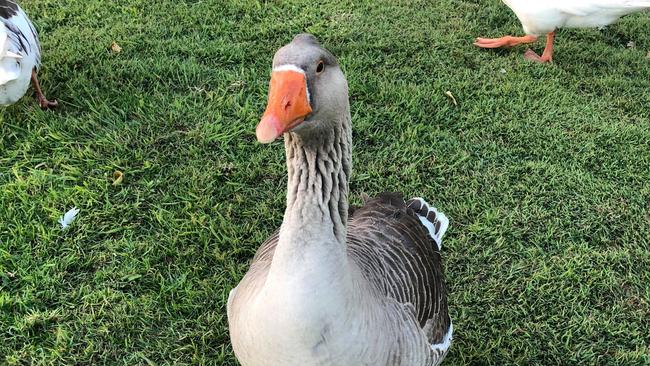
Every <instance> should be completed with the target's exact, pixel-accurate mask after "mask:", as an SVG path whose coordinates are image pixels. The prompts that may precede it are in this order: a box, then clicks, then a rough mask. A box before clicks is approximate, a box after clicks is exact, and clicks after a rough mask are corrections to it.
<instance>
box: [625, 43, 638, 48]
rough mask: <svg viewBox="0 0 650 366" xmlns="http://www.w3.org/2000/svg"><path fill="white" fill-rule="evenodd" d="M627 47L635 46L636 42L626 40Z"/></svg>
mask: <svg viewBox="0 0 650 366" xmlns="http://www.w3.org/2000/svg"><path fill="white" fill-rule="evenodd" d="M627 48H636V42H634V41H629V42H627Z"/></svg>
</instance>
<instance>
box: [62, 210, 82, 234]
mask: <svg viewBox="0 0 650 366" xmlns="http://www.w3.org/2000/svg"><path fill="white" fill-rule="evenodd" d="M77 214H79V209H78V208H76V207H73V208H72V209H71V210H70V211H68V212H66V213H65V215H63V216H61V218H59V224H61V230H65V229H67V228H68V227H69V226H70V224H72V222H73V221H74V220H75V219H76V218H77Z"/></svg>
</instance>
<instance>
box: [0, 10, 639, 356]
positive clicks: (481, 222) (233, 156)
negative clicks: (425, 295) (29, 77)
mask: <svg viewBox="0 0 650 366" xmlns="http://www.w3.org/2000/svg"><path fill="white" fill-rule="evenodd" d="M481 3H485V2H481ZM22 5H23V7H24V8H25V10H26V11H27V12H28V13H29V14H30V15H31V17H32V19H33V20H34V22H35V23H36V24H37V28H38V29H39V31H40V33H41V39H42V46H43V51H44V56H43V60H44V65H43V69H42V72H41V79H42V83H43V86H44V88H45V90H46V92H47V95H48V96H51V97H55V98H58V99H59V101H60V103H61V104H62V107H61V108H60V109H59V110H57V111H54V112H42V111H40V110H39V109H38V108H37V105H36V103H35V101H34V99H33V98H32V97H29V96H28V97H26V98H24V99H23V100H21V101H20V102H19V103H18V104H16V105H14V106H11V107H9V108H6V109H4V110H2V111H0V339H2V342H0V364H9V365H12V364H70V365H73V364H78V365H89V364H107V365H108V364H110V365H121V364H124V365H135V364H143V365H144V364H152V365H153V364H157V365H165V364H175V365H189V364H211V365H234V364H236V361H235V359H234V357H233V354H232V350H231V347H230V345H229V341H228V330H227V320H226V315H225V302H226V299H227V296H228V292H229V291H230V289H231V288H232V287H233V286H234V285H235V284H236V283H237V282H238V281H239V279H240V278H241V277H242V275H243V274H244V273H245V271H246V269H247V262H248V260H249V259H250V258H252V256H253V254H254V252H255V250H256V249H257V247H258V246H259V244H260V243H261V242H262V241H263V240H264V239H265V238H266V237H267V235H269V234H270V233H271V232H272V231H273V230H274V229H275V228H276V227H277V226H278V225H279V224H280V222H281V220H282V213H283V208H284V207H283V206H284V200H285V198H284V195H285V174H286V172H285V166H284V151H283V147H282V143H281V142H276V143H274V144H272V145H270V146H262V145H260V144H258V143H256V142H255V136H254V129H255V125H256V123H257V122H258V119H259V116H260V115H261V113H262V111H263V109H264V105H265V103H266V90H267V85H268V78H269V70H270V63H271V58H272V56H273V53H274V52H275V50H276V49H277V48H278V47H280V46H282V45H283V44H285V43H287V42H288V41H290V40H291V38H292V36H293V35H294V34H296V33H299V32H302V31H308V32H311V33H314V34H315V35H317V36H318V37H319V38H320V40H321V41H322V43H323V44H324V45H325V46H326V47H328V48H329V49H330V50H332V51H333V52H334V53H335V54H336V55H338V56H339V58H340V62H341V64H342V67H343V69H344V71H345V73H346V74H347V77H348V80H349V84H350V93H351V96H350V97H351V104H352V114H353V121H354V149H355V151H354V163H355V170H354V174H353V176H352V181H351V189H352V192H353V196H354V202H355V203H358V202H359V194H360V193H361V192H366V193H369V194H376V193H378V192H381V191H384V190H399V191H402V192H404V193H405V194H406V195H407V196H415V195H418V196H423V197H426V198H427V199H428V200H429V201H430V202H434V203H435V205H436V206H437V207H438V208H440V209H442V210H443V211H444V212H445V213H447V214H448V216H449V217H450V218H451V228H450V230H449V232H448V235H447V236H446V238H445V246H444V251H443V256H444V260H445V267H446V276H447V281H448V284H449V291H450V295H449V296H450V299H449V303H450V312H451V315H452V317H453V320H454V325H455V330H456V332H455V339H454V345H453V347H452V351H451V353H450V355H449V356H448V358H447V360H446V363H445V364H447V365H468V364H474V365H504V364H519V365H521V364H546V365H557V364H566V365H587V364H588V365H593V364H598V365H648V364H650V326H649V325H648V324H649V323H648V319H650V305H649V302H650V203H649V202H650V183H649V182H650V109H649V108H648V106H650V58H648V57H647V53H648V51H649V50H650V33H648V32H647V30H648V29H649V28H650V14H637V15H633V16H630V17H627V18H625V19H623V21H621V22H620V23H618V24H616V25H614V26H612V27H610V28H608V29H606V30H604V31H598V30H579V31H574V30H563V31H560V32H559V35H558V38H557V44H556V46H557V47H556V56H555V64H553V65H548V66H542V65H537V64H533V63H530V62H527V61H525V60H524V59H523V58H522V53H523V51H524V49H523V48H515V49H513V50H502V51H484V50H479V49H476V48H474V47H473V46H472V45H471V42H472V40H473V37H475V36H479V35H483V36H500V35H503V34H506V33H512V34H514V33H516V34H520V33H521V30H520V26H519V23H518V22H517V20H516V18H515V16H514V15H513V14H512V13H511V12H510V11H509V10H508V9H507V8H506V7H505V6H503V5H502V4H501V3H500V2H499V1H497V0H490V1H489V2H488V4H484V5H479V2H478V1H469V0H440V1H430V0H426V1H424V0H422V1H404V2H397V1H391V0H380V1H374V0H361V1H337V2H336V3H335V4H334V3H333V2H314V1H304V0H295V1H270V2H257V1H250V0H245V1H234V0H224V1H217V0H204V1H191V0H185V1H182V0H174V1H171V0H160V1H149V0H116V1H100V0H86V1H73V0H23V1H22ZM113 41H115V42H117V43H118V44H119V45H120V46H121V47H122V48H123V50H122V52H121V53H117V54H116V53H113V52H111V51H110V46H111V43H112V42H113ZM629 41H634V43H635V45H636V47H634V48H630V47H627V44H628V42H629ZM541 47H542V43H541V42H540V44H538V45H536V46H535V48H536V49H537V50H540V48H541ZM446 91H451V92H452V93H453V95H454V96H455V98H456V100H457V101H458V105H457V106H456V105H454V104H453V103H452V101H451V99H450V98H449V97H447V96H446V95H445V92H446ZM118 170H119V171H122V172H124V174H125V177H124V181H123V182H122V183H121V184H119V185H113V173H114V172H115V171H118ZM73 206H77V207H79V208H80V209H81V213H80V215H79V217H78V219H77V221H76V222H75V223H74V224H73V226H72V227H71V228H70V229H69V230H67V231H61V230H60V228H59V227H58V224H57V223H56V220H57V219H58V217H59V216H61V215H62V214H63V213H64V212H65V211H67V210H68V209H70V208H72V207H73Z"/></svg>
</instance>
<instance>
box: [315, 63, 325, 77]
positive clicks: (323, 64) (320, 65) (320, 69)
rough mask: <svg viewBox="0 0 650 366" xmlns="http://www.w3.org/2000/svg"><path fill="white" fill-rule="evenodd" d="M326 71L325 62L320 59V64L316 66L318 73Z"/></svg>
mask: <svg viewBox="0 0 650 366" xmlns="http://www.w3.org/2000/svg"><path fill="white" fill-rule="evenodd" d="M323 71H325V62H323V60H320V61H318V66H316V73H317V74H320V73H322V72H323Z"/></svg>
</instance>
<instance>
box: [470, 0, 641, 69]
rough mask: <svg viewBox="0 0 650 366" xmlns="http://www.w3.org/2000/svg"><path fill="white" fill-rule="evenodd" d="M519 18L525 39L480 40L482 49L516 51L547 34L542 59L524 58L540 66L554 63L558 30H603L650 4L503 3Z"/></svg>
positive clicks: (616, 0)
mask: <svg viewBox="0 0 650 366" xmlns="http://www.w3.org/2000/svg"><path fill="white" fill-rule="evenodd" d="M503 2H504V3H506V5H508V6H509V7H510V9H512V11H514V12H515V14H516V15H517V18H519V21H520V22H521V24H522V26H523V27H524V32H525V33H526V34H527V35H526V36H524V37H511V36H506V37H501V38H477V39H476V42H474V45H476V46H478V47H482V48H499V47H512V46H516V45H519V44H524V43H532V42H535V41H537V38H538V37H539V36H541V35H543V34H546V48H545V49H544V53H543V54H542V55H541V56H539V55H538V54H536V53H535V52H534V51H532V50H530V49H529V50H527V51H526V53H525V54H524V56H525V57H526V58H527V59H529V60H533V61H537V62H542V63H544V62H550V61H552V60H553V41H554V40H555V31H556V30H557V29H558V28H596V27H598V28H601V27H604V26H607V25H610V24H612V23H614V22H616V21H617V20H618V19H619V18H620V17H622V16H624V15H628V14H631V13H634V12H638V11H641V10H644V9H648V8H650V0H545V1H536V0H503Z"/></svg>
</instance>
